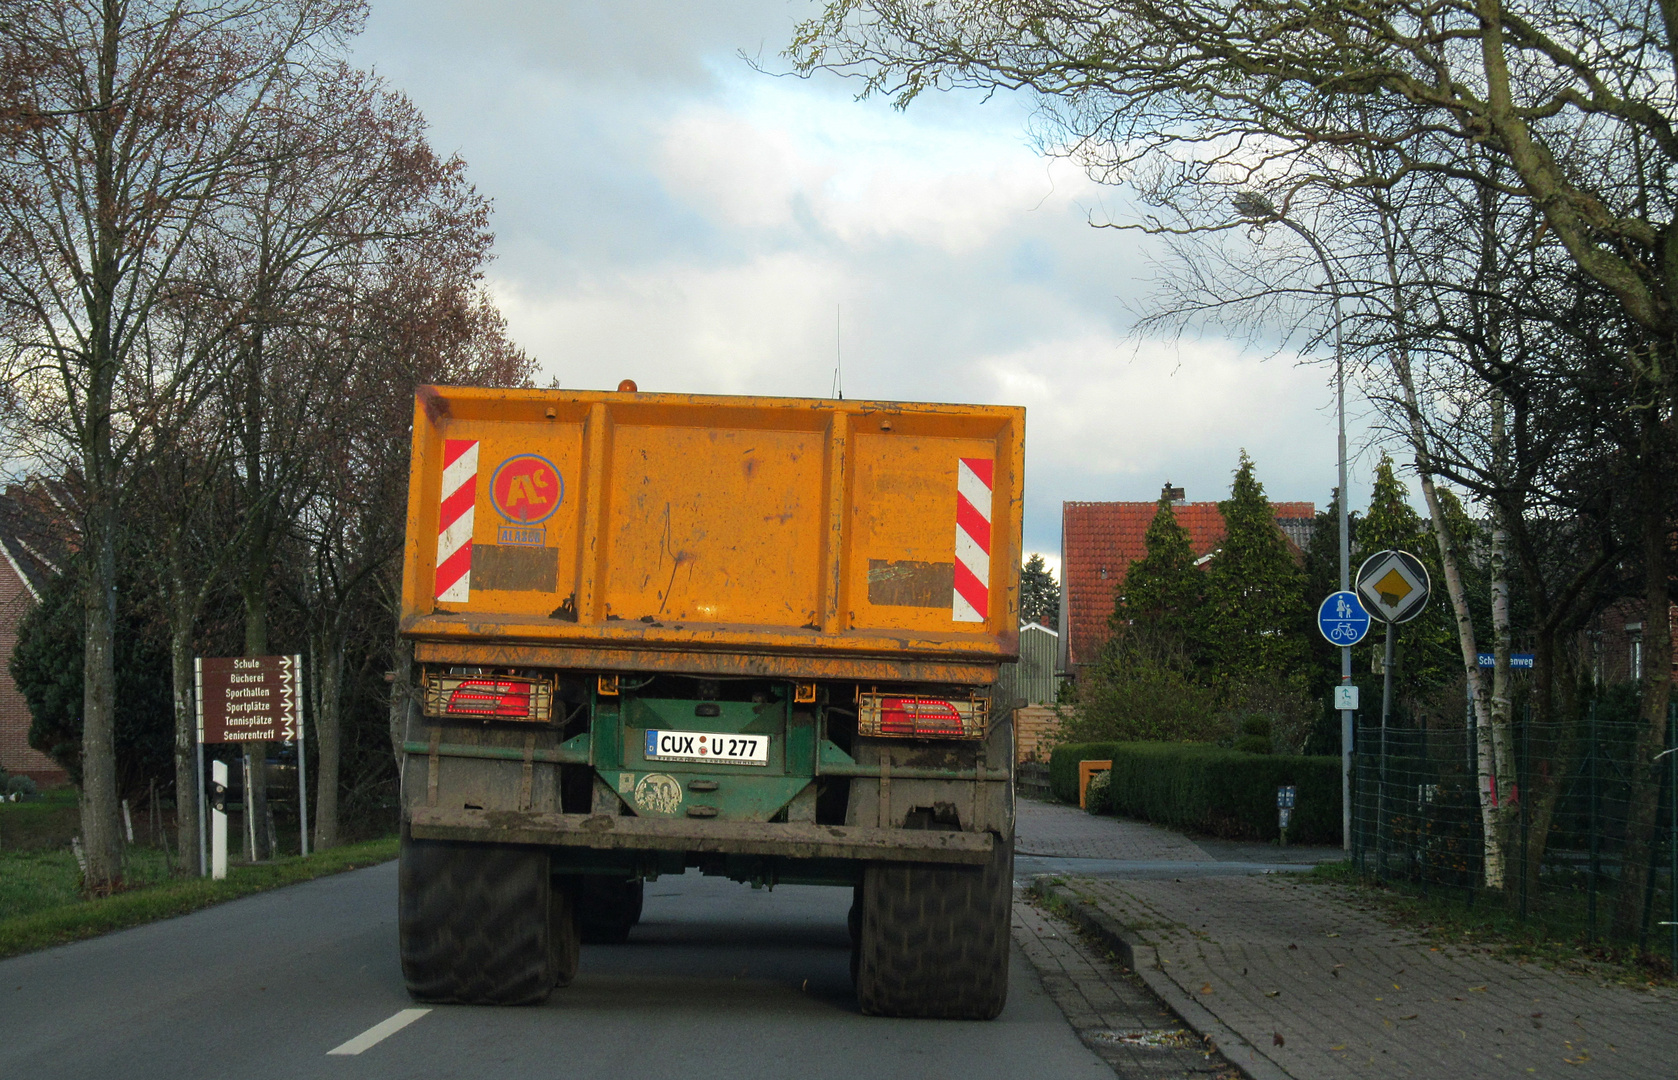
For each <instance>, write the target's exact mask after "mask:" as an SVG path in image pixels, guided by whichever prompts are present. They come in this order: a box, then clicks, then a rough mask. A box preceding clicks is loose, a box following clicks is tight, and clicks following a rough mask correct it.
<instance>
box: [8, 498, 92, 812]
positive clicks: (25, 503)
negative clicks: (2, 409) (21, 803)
mask: <svg viewBox="0 0 1678 1080" xmlns="http://www.w3.org/2000/svg"><path fill="white" fill-rule="evenodd" d="M74 505H75V501H74V496H73V493H72V492H71V490H70V489H69V488H67V487H66V486H64V485H63V484H59V483H56V482H50V481H32V482H31V483H30V484H28V485H26V486H23V487H18V486H12V487H8V488H7V489H6V492H5V494H3V495H0V769H4V770H5V771H6V772H7V773H10V774H13V775H17V774H22V775H24V776H28V777H31V778H32V779H34V780H35V782H36V783H38V784H41V785H42V786H47V785H52V784H61V783H64V782H65V781H66V780H68V779H69V778H70V777H69V774H67V773H66V772H65V771H64V770H63V769H62V768H61V767H60V766H59V764H58V762H56V761H54V760H53V759H52V758H50V757H48V756H47V755H45V754H43V753H41V752H40V751H39V750H36V749H35V748H34V747H32V746H30V745H29V727H30V722H31V717H30V714H29V703H28V702H27V701H25V700H24V697H23V694H22V692H21V691H19V690H18V688H17V685H16V684H15V683H13V682H12V674H11V671H10V664H9V661H10V660H11V657H12V650H13V649H14V648H16V647H17V635H18V625H19V624H20V623H22V622H23V617H24V616H25V615H26V614H28V613H29V611H30V609H31V608H33V607H34V606H35V605H36V604H37V603H39V602H40V599H41V592H42V590H43V589H45V588H46V584H47V582H48V580H50V579H51V578H52V577H53V576H55V575H56V574H58V573H59V572H60V570H61V569H62V567H63V563H64V560H65V558H66V557H67V556H68V554H69V552H70V551H71V550H73V549H74V547H75V537H76V533H75V528H74V526H73V525H71V524H70V522H71V521H72V520H73V516H74Z"/></svg>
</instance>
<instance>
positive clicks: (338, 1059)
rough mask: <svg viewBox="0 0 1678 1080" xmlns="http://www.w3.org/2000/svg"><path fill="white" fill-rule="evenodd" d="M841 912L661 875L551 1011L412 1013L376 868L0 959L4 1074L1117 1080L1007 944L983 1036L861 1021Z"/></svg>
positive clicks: (839, 906)
mask: <svg viewBox="0 0 1678 1080" xmlns="http://www.w3.org/2000/svg"><path fill="white" fill-rule="evenodd" d="M849 903H850V894H849V891H848V890H842V889H828V888H814V887H800V886H781V887H780V888H777V889H775V890H774V891H773V892H770V891H767V890H755V891H754V890H752V889H750V888H748V887H747V886H744V885H736V884H734V883H732V882H729V881H725V880H719V879H713V878H702V877H699V876H698V875H697V874H696V873H690V874H689V875H687V876H684V877H680V878H664V879H661V880H659V881H657V882H654V883H650V884H649V885H648V886H647V899H646V909H645V914H644V916H643V921H642V923H641V925H640V926H638V927H637V928H636V929H635V931H634V933H633V935H632V936H631V940H630V943H629V944H627V945H622V946H592V947H591V946H585V947H584V949H583V959H582V969H581V972H580V974H579V976H578V979H577V981H576V982H575V983H574V984H573V985H572V986H570V987H568V988H566V989H564V990H559V991H556V992H555V993H554V995H553V996H552V997H551V998H550V999H549V1000H548V1003H547V1004H546V1005H544V1006H541V1007H538V1008H519V1009H486V1008H466V1007H453V1006H442V1007H437V1008H434V1009H432V1010H431V1011H429V1012H426V1013H424V1014H423V1015H418V1016H417V1018H413V1017H414V1014H411V1013H410V1014H407V1015H405V1016H404V1015H402V1014H403V1010H408V1009H412V1008H414V1005H413V1002H411V1001H410V1000H409V999H408V997H407V995H406V994H405V993H404V991H403V988H402V976H401V971H400V969H399V968H398V966H397V957H396V921H395V914H396V865H395V864H394V863H387V864H385V865H383V866H378V867H373V868H371V869H367V870H360V871H355V872H352V873H348V874H342V875H339V876H337V877H332V878H326V879H322V880H318V881H314V882H310V883H307V884H303V885H297V886H292V887H290V888H287V889H283V890H279V891H276V892H271V893H265V894H262V895H260V896H253V897H248V898H246V899H244V900H238V901H234V902H232V903H229V904H223V905H221V906H219V907H215V908H211V909H208V910H206V911H201V912H198V913H196V914H193V915H188V916H185V917H183V918H179V919H172V920H169V921H166V922H161V923H154V924H152V925H150V926H144V927H140V928H138V929H134V930H128V931H124V932H122V933H117V934H110V935H107V936H105V937H103V938H98V939H95V940H92V941H86V942H81V943H78V944H75V945H68V946H64V947H62V948H57V949H51V950H48V951H46V952H41V953H34V954H31V955H27V956H21V957H17V958H15V959H12V960H6V961H0V1076H12V1077H28V1078H30V1080H49V1078H57V1077H67V1078H74V1077H98V1078H101V1080H110V1078H113V1077H116V1078H121V1080H152V1078H156V1080H192V1078H197V1077H204V1078H206V1080H210V1078H214V1080H227V1078H236V1080H262V1078H266V1077H275V1078H285V1080H305V1078H311V1077H329V1078H333V1080H338V1078H357V1080H359V1078H391V1080H395V1078H402V1080H412V1078H420V1077H478V1076H484V1077H497V1078H508V1080H511V1078H515V1077H516V1078H520V1080H522V1078H525V1077H548V1076H552V1077H566V1078H583V1077H611V1078H613V1080H621V1078H624V1077H636V1078H639V1077H654V1078H664V1077H679V1078H682V1080H689V1078H703V1077H729V1078H732V1080H749V1078H753V1077H765V1078H769V1077H775V1078H787V1077H796V1078H800V1080H802V1078H806V1077H808V1078H816V1077H834V1078H844V1080H857V1078H859V1077H868V1078H869V1080H875V1078H881V1080H883V1078H889V1077H905V1078H910V1077H912V1078H915V1080H935V1078H941V1077H950V1078H959V1080H981V1078H986V1077H1032V1078H1055V1080H1059V1078H1068V1080H1080V1078H1089V1080H1110V1078H1111V1077H1112V1075H1113V1073H1112V1071H1111V1070H1110V1069H1109V1068H1108V1066H1106V1065H1105V1064H1103V1063H1102V1062H1101V1061H1100V1060H1099V1059H1098V1058H1096V1057H1095V1055H1093V1054H1092V1053H1091V1052H1090V1051H1089V1050H1087V1049H1086V1048H1085V1047H1084V1045H1083V1044H1082V1043H1081V1042H1079V1040H1078V1038H1077V1037H1076V1036H1075V1035H1074V1034H1073V1032H1072V1030H1071V1028H1070V1027H1068V1025H1067V1022H1066V1020H1065V1019H1064V1018H1063V1016H1062V1015H1061V1013H1060V1010H1059V1009H1058V1008H1057V1007H1056V1006H1055V1004H1054V1002H1053V1001H1052V1000H1051V999H1050V998H1049V997H1048V995H1047V994H1046V993H1045V992H1044V990H1043V986H1042V983H1041V982H1040V981H1039V978H1038V976H1037V974H1036V972H1035V971H1034V970H1033V969H1032V967H1031V965H1030V963H1029V962H1028V961H1027V960H1026V959H1025V957H1024V955H1022V954H1021V952H1020V951H1019V949H1018V947H1016V948H1015V951H1014V958H1013V963H1012V983H1011V987H1010V992H1009V1002H1008V1008H1007V1010H1006V1011H1005V1012H1004V1013H1003V1014H1002V1016H1001V1017H1000V1018H999V1019H997V1020H995V1021H992V1022H990V1023H961V1022H951V1021H916V1020H883V1019H877V1018H871V1017H864V1016H861V1015H859V1014H858V1013H857V1011H856V1002H855V999H854V998H853V996H852V993H851V985H850V977H849V974H848V972H847V963H848V956H849V954H848V944H847V938H846V932H845V912H846V909H847V907H848V905H849ZM403 1019H406V1020H409V1022H408V1023H407V1025H406V1026H403V1027H401V1028H400V1029H399V1030H395V1031H394V1033H391V1034H388V1035H387V1036H386V1037H384V1038H383V1039H379V1040H377V1041H373V1040H374V1038H375V1036H376V1035H377V1034H378V1033H379V1031H385V1030H388V1029H390V1028H393V1027H395V1026H396V1025H397V1024H398V1023H399V1022H400V1020H403ZM387 1022H388V1023H387ZM381 1024H384V1025H385V1027H384V1028H380V1029H379V1031H375V1032H374V1033H373V1034H372V1035H366V1034H365V1033H367V1032H369V1031H370V1030H371V1029H375V1028H379V1025H381ZM358 1036H364V1037H363V1038H361V1039H360V1042H361V1043H367V1042H372V1045H370V1046H367V1047H366V1048H365V1049H364V1050H362V1051H361V1052H360V1053H358V1054H346V1053H339V1054H331V1053H329V1051H332V1050H333V1049H335V1048H339V1047H342V1046H344V1044H346V1043H350V1044H351V1046H350V1049H355V1046H356V1044H355V1040H357V1038H358Z"/></svg>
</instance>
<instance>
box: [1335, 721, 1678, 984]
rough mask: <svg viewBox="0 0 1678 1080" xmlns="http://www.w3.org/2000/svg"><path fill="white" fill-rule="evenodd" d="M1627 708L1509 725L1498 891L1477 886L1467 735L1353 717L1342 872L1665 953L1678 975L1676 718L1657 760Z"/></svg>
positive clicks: (1436, 726) (1464, 726) (1555, 932)
mask: <svg viewBox="0 0 1678 1080" xmlns="http://www.w3.org/2000/svg"><path fill="white" fill-rule="evenodd" d="M1626 700H1627V699H1625V698H1623V697H1622V698H1621V699H1620V700H1619V701H1618V702H1617V703H1616V702H1615V701H1612V700H1606V699H1605V700H1597V701H1592V702H1589V703H1588V704H1587V705H1586V706H1585V708H1584V709H1583V710H1582V713H1583V714H1582V715H1581V716H1580V717H1579V718H1577V719H1576V720H1572V721H1569V722H1560V723H1549V724H1537V723H1534V722H1533V721H1532V720H1531V718H1530V716H1529V715H1528V714H1527V712H1526V710H1524V709H1523V710H1519V711H1518V712H1517V715H1516V718H1515V722H1514V732H1513V734H1514V757H1515V762H1516V787H1517V790H1516V797H1515V798H1514V799H1512V800H1508V801H1507V802H1506V804H1505V805H1506V807H1507V808H1508V809H1507V814H1508V818H1507V821H1506V826H1505V828H1506V831H1505V835H1506V836H1507V837H1508V840H1507V842H1506V845H1505V850H1506V857H1507V865H1508V873H1507V876H1506V879H1505V880H1506V886H1505V888H1504V890H1502V891H1501V892H1492V891H1489V890H1488V889H1487V888H1486V886H1485V864H1484V851H1485V848H1484V843H1483V838H1484V835H1485V834H1484V829H1485V825H1484V822H1483V819H1482V811H1481V806H1480V797H1479V790H1478V787H1479V785H1478V782H1477V771H1476V767H1475V763H1476V752H1475V740H1474V731H1473V726H1472V722H1471V721H1469V720H1467V719H1466V718H1457V719H1456V720H1455V722H1454V723H1453V722H1451V721H1450V720H1441V719H1440V718H1432V719H1431V720H1427V721H1422V722H1415V721H1412V720H1410V719H1409V718H1404V717H1393V718H1389V719H1388V721H1387V723H1386V724H1385V725H1383V724H1381V722H1380V719H1379V716H1376V717H1374V718H1360V723H1359V727H1358V732H1357V753H1356V755H1355V757H1354V761H1353V817H1352V837H1351V841H1352V843H1351V848H1352V851H1351V858H1352V863H1353V865H1354V866H1355V867H1356V868H1358V869H1359V870H1360V871H1362V872H1363V873H1365V874H1368V875H1370V876H1373V877H1377V878H1380V879H1382V880H1384V881H1389V882H1394V883H1401V882H1407V883H1409V884H1411V885H1412V886H1414V887H1417V888H1419V889H1420V890H1422V891H1424V892H1426V893H1428V894H1429V895H1432V896H1438V897H1442V898H1445V899H1448V900H1454V901H1460V902H1461V903H1463V904H1465V905H1475V904H1483V903H1501V904H1504V905H1507V907H1508V909H1509V910H1510V911H1511V912H1512V913H1513V914H1515V915H1516V916H1518V917H1519V918H1520V919H1521V920H1522V921H1523V922H1531V923H1534V924H1537V925H1539V926H1540V927H1541V928H1542V929H1543V930H1544V932H1545V933H1547V934H1549V935H1551V936H1554V937H1558V938H1564V939H1565V938H1575V939H1577V940H1579V941H1581V942H1584V943H1596V944H1601V945H1604V946H1609V947H1616V948H1624V947H1632V946H1635V947H1636V949H1637V951H1638V952H1640V953H1643V954H1645V955H1649V954H1661V953H1664V954H1666V957H1667V959H1668V960H1669V961H1670V962H1671V964H1672V966H1673V971H1674V974H1678V889H1675V888H1674V887H1673V883H1674V881H1675V880H1678V752H1672V751H1673V750H1674V747H1675V745H1678V719H1675V715H1674V713H1675V710H1668V717H1667V723H1666V732H1665V739H1664V746H1663V747H1662V748H1661V753H1660V756H1658V757H1657V756H1655V755H1652V754H1647V753H1646V752H1645V753H1643V754H1640V753H1639V752H1638V749H1637V746H1638V739H1637V736H1638V731H1639V728H1640V726H1641V722H1640V721H1639V720H1638V719H1637V712H1636V707H1635V700H1632V701H1631V704H1630V705H1629V706H1627V705H1626ZM1640 757H1644V758H1648V759H1650V760H1638V759H1639V758H1640ZM1651 795H1652V796H1653V797H1654V798H1655V800H1656V801H1655V805H1654V806H1653V807H1652V808H1650V807H1649V806H1648V805H1647V800H1648V799H1649V798H1650V796H1651ZM1640 800H1642V802H1643V805H1642V806H1641V808H1640V807H1639V801H1640ZM1651 811H1652V812H1651Z"/></svg>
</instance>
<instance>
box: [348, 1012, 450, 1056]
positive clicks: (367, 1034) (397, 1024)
mask: <svg viewBox="0 0 1678 1080" xmlns="http://www.w3.org/2000/svg"><path fill="white" fill-rule="evenodd" d="M430 1011H431V1010H430V1009H403V1010H402V1011H401V1012H399V1013H397V1014H396V1015H395V1016H393V1017H391V1018H390V1019H389V1020H381V1021H379V1022H378V1023H377V1024H374V1025H373V1026H372V1027H370V1028H368V1029H367V1030H366V1031H363V1032H362V1033H361V1034H360V1035H357V1036H356V1037H355V1038H353V1039H351V1040H350V1041H349V1042H347V1043H345V1044H344V1045H342V1046H337V1047H334V1048H332V1049H331V1050H328V1051H327V1052H326V1056H327V1057H331V1056H332V1055H333V1054H359V1053H361V1052H362V1051H363V1050H365V1049H367V1048H368V1047H370V1046H377V1045H378V1044H379V1043H381V1042H384V1041H385V1040H386V1039H388V1038H390V1037H391V1036H392V1035H395V1034H396V1033H397V1032H398V1031H401V1030H402V1029H403V1028H405V1027H407V1026H408V1025H409V1024H411V1023H413V1022H414V1021H415V1020H418V1019H419V1018H420V1017H422V1016H424V1015H425V1014H426V1013H428V1012H430Z"/></svg>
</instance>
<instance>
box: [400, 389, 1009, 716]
mask: <svg viewBox="0 0 1678 1080" xmlns="http://www.w3.org/2000/svg"><path fill="white" fill-rule="evenodd" d="M1024 425H1025V413H1024V410H1023V409H1019V408H1011V407H999V406H977V405H936V404H919V403H901V402H868V401H832V400H821V399H799V398H768V397H724V396H704V395H696V394H643V393H597V392H584V391H567V390H492V389H474V388H460V387H422V388H421V389H420V391H419V393H418V395H417V399H416V402H415V411H414V454H413V464H412V474H411V479H410V488H409V500H408V522H407V553H406V565H405V575H404V585H403V601H402V633H403V634H404V635H405V636H407V637H408V638H411V639H412V640H413V641H414V643H415V658H416V659H417V660H419V661H421V662H433V663H450V664H481V665H493V666H515V667H532V666H533V667H547V668H570V669H592V670H598V671H601V672H612V671H625V672H628V671H638V672H657V671H664V672H672V673H690V674H700V675H754V676H768V677H777V678H793V679H800V678H802V679H879V680H893V681H911V682H936V683H960V684H968V685H983V684H989V683H991V682H992V681H994V678H995V674H996V667H997V665H998V664H1000V663H1003V662H1008V661H1012V660H1013V659H1015V658H1016V656H1017V654H1018V644H1019V617H1018V616H1019V565H1020V537H1021V508H1022V504H1021V487H1022V482H1023V471H1024V451H1023V442H1024Z"/></svg>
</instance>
